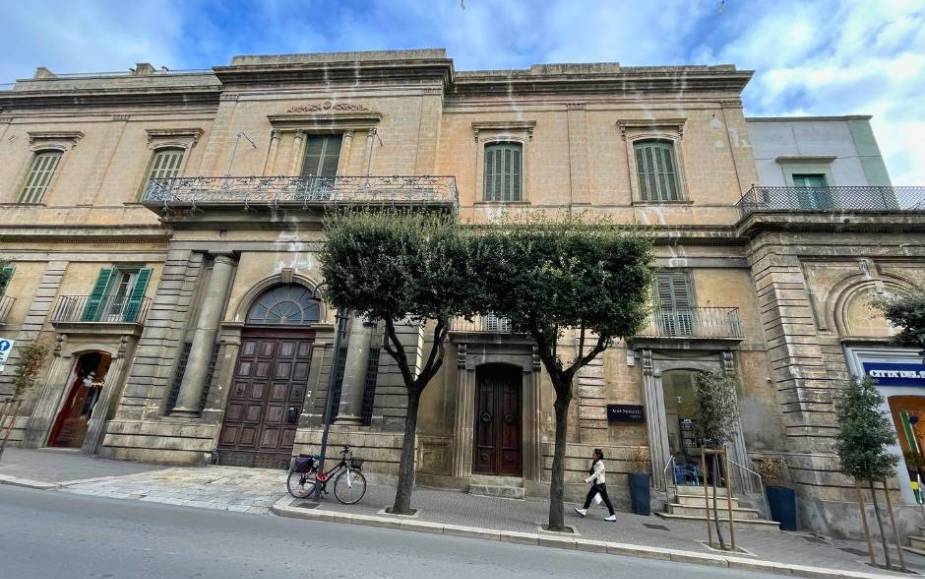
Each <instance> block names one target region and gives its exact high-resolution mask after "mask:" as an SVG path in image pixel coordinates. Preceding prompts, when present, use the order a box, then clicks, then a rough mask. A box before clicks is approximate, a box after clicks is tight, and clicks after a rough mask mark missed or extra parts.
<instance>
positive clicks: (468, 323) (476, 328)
mask: <svg viewBox="0 0 925 579" xmlns="http://www.w3.org/2000/svg"><path fill="white" fill-rule="evenodd" d="M450 331H451V332H465V333H479V334H510V333H511V320H509V319H507V318H499V317H498V316H493V315H487V316H473V317H472V319H471V320H467V319H466V318H455V319H454V320H453V321H452V324H451V326H450Z"/></svg>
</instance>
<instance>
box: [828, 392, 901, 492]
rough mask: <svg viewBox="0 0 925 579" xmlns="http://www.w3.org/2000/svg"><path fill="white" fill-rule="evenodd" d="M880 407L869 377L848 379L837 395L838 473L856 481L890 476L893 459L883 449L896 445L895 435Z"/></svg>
mask: <svg viewBox="0 0 925 579" xmlns="http://www.w3.org/2000/svg"><path fill="white" fill-rule="evenodd" d="M882 405H883V396H882V395H881V394H880V392H878V391H877V386H876V382H875V381H874V380H873V379H872V378H870V377H864V378H861V379H858V378H853V379H851V381H850V382H849V383H848V386H847V388H845V390H844V391H843V392H842V394H841V399H840V400H839V405H838V423H839V432H838V436H837V441H838V442H837V444H836V449H837V451H838V457H839V458H840V459H841V470H842V472H843V473H845V474H846V475H848V476H851V477H853V478H855V479H857V480H866V481H879V480H884V479H886V478H889V477H891V476H893V471H894V468H895V467H896V462H897V459H896V457H895V456H893V455H892V454H891V453H890V452H889V451H888V450H887V448H888V447H889V446H891V445H893V444H896V436H895V435H894V434H893V429H892V428H891V427H890V422H889V419H888V418H887V417H886V416H885V415H884V414H883V412H882V411H881V407H882Z"/></svg>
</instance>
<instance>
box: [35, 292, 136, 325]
mask: <svg viewBox="0 0 925 579" xmlns="http://www.w3.org/2000/svg"><path fill="white" fill-rule="evenodd" d="M150 305H151V299H150V298H143V299H133V298H119V297H114V296H110V297H106V298H103V299H97V298H94V297H93V296H73V295H67V296H59V297H58V302H57V303H56V304H55V309H54V311H53V312H52V316H51V321H52V323H56V324H58V323H80V322H83V323H103V324H141V323H142V322H144V319H145V316H147V314H148V307H149V306H150Z"/></svg>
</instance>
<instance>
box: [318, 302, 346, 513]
mask: <svg viewBox="0 0 925 579" xmlns="http://www.w3.org/2000/svg"><path fill="white" fill-rule="evenodd" d="M334 319H335V320H336V321H335V323H334V356H332V358H331V370H330V371H329V373H328V392H327V394H326V395H325V398H324V419H323V421H324V430H322V432H321V450H320V452H319V457H318V475H321V474H323V473H324V461H325V456H326V455H327V451H328V432H329V431H330V430H331V421H332V419H333V416H332V414H334V388H335V387H336V386H337V368H338V367H339V366H340V344H341V340H342V339H343V335H344V333H345V332H346V327H347V319H348V317H347V310H346V309H344V308H337V313H336V314H334ZM309 496H312V497H314V498H315V499H317V500H321V499H322V496H321V483H320V482H319V480H318V476H316V477H315V488H314V489H313V490H312V493H311V495H309Z"/></svg>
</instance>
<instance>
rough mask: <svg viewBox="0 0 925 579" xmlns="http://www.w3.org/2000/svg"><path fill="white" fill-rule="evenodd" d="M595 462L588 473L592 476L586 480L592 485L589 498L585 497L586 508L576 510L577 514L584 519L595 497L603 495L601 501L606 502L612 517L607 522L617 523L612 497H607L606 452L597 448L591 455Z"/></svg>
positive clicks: (606, 519) (606, 518)
mask: <svg viewBox="0 0 925 579" xmlns="http://www.w3.org/2000/svg"><path fill="white" fill-rule="evenodd" d="M591 456H592V459H593V462H592V463H591V469H590V470H589V471H588V473H589V474H590V475H591V476H589V477H588V478H586V479H585V482H587V483H591V489H590V490H589V491H588V496H587V497H585V506H584V507H583V508H580V509H579V508H576V509H575V512H576V513H578V514H579V515H581V516H582V517H584V516H586V515H587V514H588V507H590V506H591V501H592V500H594V496H595V495H598V494H599V495H601V500H602V501H604V504H605V505H606V506H607V510H608V511H610V515H609V516H607V517H605V518H604V520H605V521H610V522H611V523H615V522H616V521H617V515H616V514H614V512H613V505H612V504H610V497H608V496H607V485H606V484H605V483H606V481H605V477H604V471H605V469H604V451H603V450H601V449H599V448H595V449H594V454H592V455H591Z"/></svg>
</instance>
